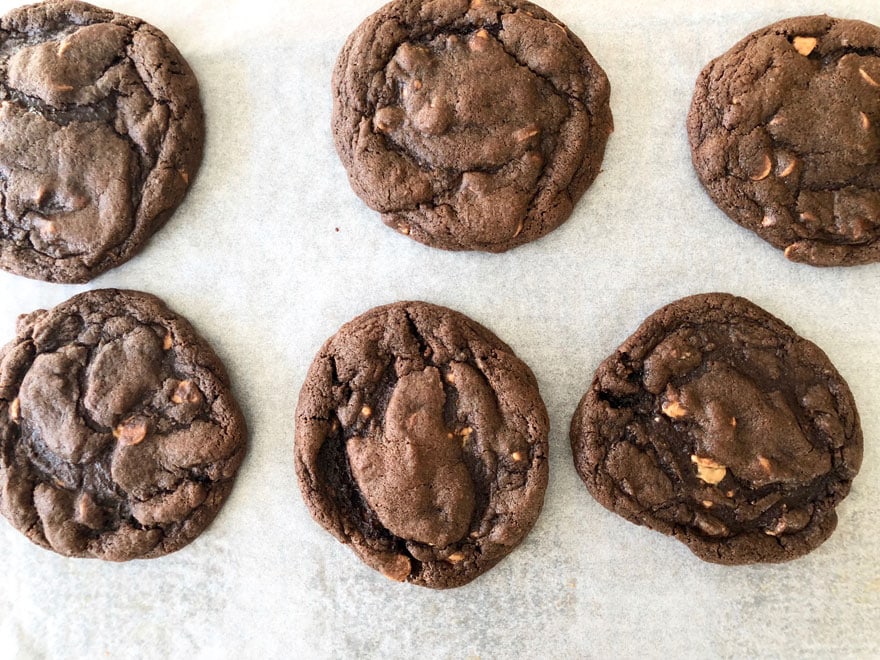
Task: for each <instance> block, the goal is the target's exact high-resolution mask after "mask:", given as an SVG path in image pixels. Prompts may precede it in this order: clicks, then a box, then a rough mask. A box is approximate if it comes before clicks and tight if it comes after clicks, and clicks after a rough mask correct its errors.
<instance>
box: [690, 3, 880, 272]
mask: <svg viewBox="0 0 880 660" xmlns="http://www.w3.org/2000/svg"><path fill="white" fill-rule="evenodd" d="M771 62H772V65H768V64H767V63H771ZM768 66H770V68H769V69H768ZM878 80H880V28H878V27H876V26H874V25H871V24H869V23H863V22H860V21H852V20H840V19H836V18H831V17H829V16H806V17H799V18H791V19H787V20H784V21H780V22H778V23H774V24H773V25H770V26H767V27H766V28H763V29H761V30H758V31H756V32H754V33H752V34H750V35H748V36H747V37H746V38H745V39H743V40H742V41H740V42H739V43H737V44H736V45H734V46H733V47H732V48H731V49H730V50H729V51H727V52H726V53H724V54H723V55H721V56H720V57H718V58H717V59H715V60H713V61H712V62H710V63H709V64H708V65H707V66H706V67H705V68H704V69H703V71H702V73H701V74H700V76H699V78H698V79H697V84H696V89H695V91H694V97H693V102H692V104H691V109H690V113H689V115H688V136H689V139H690V146H691V157H692V160H693V164H694V167H695V169H696V171H697V174H698V176H699V178H700V181H701V182H702V184H703V186H704V187H705V188H706V190H707V192H708V193H709V196H710V197H711V198H712V200H713V201H714V202H715V203H716V204H717V205H718V206H719V208H720V209H721V210H722V211H724V213H726V214H727V215H728V216H730V218H732V219H733V220H734V221H735V222H737V223H739V224H740V225H742V226H743V227H745V228H747V229H750V230H751V231H754V232H755V233H757V234H758V235H759V236H761V238H763V239H764V240H766V241H768V242H769V243H771V244H772V245H773V246H774V247H776V248H778V249H780V250H783V251H784V255H785V257H786V258H788V259H790V260H793V261H798V262H803V263H808V264H812V265H814V266H850V265H856V264H864V263H870V262H875V261H880V183H878V182H880V131H878V130H877V126H876V125H875V124H876V122H875V121H874V118H876V117H880V94H878V93H877V88H878V84H877V81H878ZM773 162H776V172H774V171H773V168H772V164H773ZM766 218H773V222H766V220H765V219H766Z"/></svg>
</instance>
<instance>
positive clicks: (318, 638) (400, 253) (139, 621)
mask: <svg viewBox="0 0 880 660" xmlns="http://www.w3.org/2000/svg"><path fill="white" fill-rule="evenodd" d="M15 4H16V2H14V1H9V0H0V10H2V11H3V12H5V11H7V10H8V9H11V8H12V7H13V6H14V5H15ZM380 4H381V2H380V1H379V0H369V1H366V0H358V1H355V0H321V1H320V2H313V1H309V2H306V0H292V1H290V2H285V1H282V0H250V1H248V0H188V1H187V2H179V1H176V0H161V1H158V0H153V1H151V0H113V2H112V7H113V8H114V9H116V10H118V11H122V12H125V13H129V14H134V15H137V16H140V17H142V18H144V19H146V20H147V21H149V22H151V23H153V24H154V25H156V26H158V27H160V28H161V29H162V30H164V31H165V32H166V33H167V34H168V35H169V36H170V37H171V38H172V40H173V41H174V42H175V43H176V44H177V45H178V47H179V48H180V50H181V51H182V52H183V54H184V56H185V57H186V58H187V59H188V61H189V62H190V64H191V65H192V66H193V68H194V69H195V71H196V74H197V75H198V78H199V80H200V83H201V86H202V97H203V101H204V104H205V109H206V113H207V122H208V143H207V151H206V154H205V159H204V164H203V165H202V169H201V171H200V173H199V175H198V177H197V179H196V180H195V183H194V187H193V188H192V190H191V193H190V194H189V196H188V198H187V200H186V202H185V203H184V204H183V206H182V207H181V208H180V209H179V211H178V212H177V213H176V214H175V215H174V217H173V218H172V220H171V221H170V222H169V224H168V225H167V226H166V227H165V228H164V229H163V230H162V231H161V232H159V233H158V234H157V235H155V236H154V237H153V239H152V240H151V241H150V243H149V246H148V247H147V249H146V250H144V252H143V253H142V254H141V255H140V256H138V257H136V258H135V259H134V260H132V261H131V262H129V263H127V264H125V265H123V266H122V267H119V268H117V269H115V270H113V271H111V272H109V273H107V274H105V275H104V276H102V277H100V278H99V279H97V280H95V281H94V282H92V283H91V284H89V285H88V286H85V287H72V286H59V285H53V284H47V283H42V282H34V281H30V280H26V279H24V278H21V277H17V276H13V275H10V274H8V273H0V343H5V342H6V341H8V340H9V339H11V337H12V336H13V324H14V321H15V318H16V316H17V315H18V314H20V313H24V312H29V311H31V310H34V309H37V308H41V307H42V308H45V307H49V306H52V305H55V304H57V303H59V302H61V301H62V300H65V299H67V298H68V297H70V296H71V295H73V294H74V293H76V292H79V291H82V290H84V289H87V288H99V287H125V288H135V289H142V290H145V291H149V292H152V293H155V294H157V295H159V296H160V297H162V298H163V299H165V301H166V302H167V303H168V304H169V305H170V306H171V307H172V308H174V309H176V310H177V311H179V312H181V313H183V314H184V315H186V316H187V317H188V318H189V319H190V320H191V321H192V322H193V324H194V325H195V326H196V327H197V328H198V329H199V330H200V331H201V333H202V334H203V335H204V336H205V337H206V338H207V339H208V340H209V341H210V342H211V343H212V344H213V346H214V347H215V348H216V350H217V352H218V353H219V354H220V356H221V358H222V359H223V360H224V361H225V363H226V365H227V366H228V367H229V371H230V373H231V376H232V379H233V382H234V388H235V392H236V394H237V396H238V399H239V401H240V402H241V404H242V406H243V408H244V411H245V414H246V416H247V420H248V424H249V427H250V433H251V436H250V452H249V455H248V457H247V459H246V462H245V464H244V466H243V468H242V470H241V472H240V474H239V478H238V482H237V484H236V487H235V489H234V491H233V493H232V496H231V498H230V499H229V501H228V502H227V504H226V505H225V507H224V508H223V510H222V512H221V513H220V515H219V517H218V518H217V520H216V521H215V522H214V524H213V525H212V526H211V527H210V528H209V529H208V530H207V531H206V532H205V533H204V534H203V535H202V536H201V537H200V538H198V539H197V540H196V541H195V542H193V543H192V544H191V545H190V546H188V547H187V548H185V549H183V550H182V551H180V552H177V553H176V554H173V555H170V556H168V557H165V558H162V559H155V560H148V561H134V562H129V563H127V564H123V565H116V564H110V563H103V562H100V561H91V560H72V559H65V558H62V557H60V556H57V555H55V554H54V553H51V552H48V551H44V550H42V549H40V548H38V547H36V546H34V545H32V544H31V543H30V542H28V541H27V540H26V539H25V538H24V537H23V536H22V535H21V534H20V533H19V532H17V531H15V530H14V529H13V528H12V527H11V526H10V525H9V524H7V523H6V522H5V521H3V520H0V566H2V569H0V656H10V657H22V658H40V657H88V658H96V657H108V658H126V657H132V658H135V657H136V658H153V657H156V658H160V657H177V658H213V657H219V658H236V659H238V658H263V657H265V658H273V657H303V658H312V657H317V658H324V657H354V656H372V657H389V658H394V657H397V658H405V657H438V658H476V657H479V658H501V657H522V658H538V657H558V658H566V657H676V656H684V657H710V656H718V657H734V656H738V657H748V656H768V657H806V656H815V657H823V656H824V657H830V656H836V657H847V656H848V657H865V658H867V657H872V656H873V657H876V656H877V655H878V653H880V632H878V630H880V628H878V623H880V561H878V559H880V550H878V547H880V546H878V542H880V522H878V516H877V513H876V510H877V502H878V501H880V488H878V482H880V451H878V446H880V401H878V397H877V391H878V386H880V351H878V343H880V313H878V294H880V264H878V265H874V266H866V267H858V268H850V269H830V270H829V269H824V270H823V269H816V268H812V267H809V266H802V265H796V264H792V263H788V262H787V261H786V260H785V259H784V258H783V257H782V254H781V253H780V252H778V251H777V250H775V249H773V248H772V247H770V246H769V245H768V244H766V243H764V242H763V241H762V240H761V239H759V238H757V237H756V236H754V235H753V234H751V233H750V232H748V231H746V230H744V229H741V228H739V227H738V226H736V225H735V224H734V223H733V222H731V221H729V220H728V219H726V217H725V216H723V214H722V213H721V211H719V210H718V209H717V208H716V207H715V206H714V205H713V204H712V202H711V201H710V200H709V198H708V196H707V195H706V194H705V193H704V192H703V190H702V188H701V187H700V185H699V183H698V181H697V179H696V176H695V175H694V173H693V171H692V168H691V164H690V156H689V150H688V146H687V140H686V135H685V128H684V123H685V116H686V114H687V110H688V107H689V104H690V98H691V93H692V90H693V84H694V81H695V79H696V77H697V74H698V73H699V71H700V69H701V68H702V67H703V66H704V64H706V63H707V62H708V61H709V60H710V59H711V58H712V57H715V56H717V55H720V54H721V53H722V52H724V51H725V50H727V49H728V48H729V47H730V46H731V45H733V43H734V42H736V41H737V40H739V39H740V38H741V37H743V36H745V35H746V34H747V33H749V32H751V31H752V30H755V29H757V28H760V27H762V26H764V25H766V24H768V23H770V22H773V21H775V20H778V19H781V18H784V17H788V16H795V15H803V14H809V13H822V12H828V13H830V14H832V15H836V16H841V17H850V18H861V19H864V20H868V21H870V22H873V23H875V24H880V4H878V3H877V2H875V0H849V1H847V0H825V1H824V2H820V1H818V0H798V1H795V0H753V1H752V2H742V1H741V0H723V1H713V2H699V3H698V2H693V1H685V0H646V1H643V2H621V1H620V0H593V1H591V2H585V1H584V0H543V2H542V4H543V5H544V6H545V7H546V8H547V9H549V10H550V11H551V12H553V13H554V14H556V15H557V16H558V17H559V18H560V19H562V20H563V21H564V22H566V23H567V24H568V26H569V27H570V28H571V29H572V30H573V31H574V32H575V33H577V34H578V35H579V36H580V37H581V38H582V39H583V40H584V41H585V43H586V44H587V45H588V47H589V49H590V50H591V51H592V53H593V54H594V55H595V56H596V58H597V59H598V61H599V62H600V63H601V65H602V66H603V67H604V68H605V70H606V72H607V73H608V76H609V78H610V79H611V84H612V107H613V111H614V118H615V124H616V131H615V133H614V134H613V135H612V137H611V140H610V142H609V148H608V152H607V154H606V158H605V162H604V171H603V172H602V174H601V175H600V176H599V178H598V180H597V181H596V183H595V184H594V186H593V187H592V188H591V189H590V190H589V191H588V192H587V194H586V196H585V197H584V199H583V200H582V201H581V202H580V204H578V206H577V208H576V209H575V212H574V215H573V217H572V218H571V219H570V220H569V221H568V222H567V223H566V224H564V225H563V226H562V227H561V228H560V229H558V230H556V231H554V232H553V233H552V234H550V235H549V236H547V237H545V238H544V239H542V240H539V241H538V242H536V243H532V244H531V245H528V246H525V247H521V248H518V249H516V250H513V251H512V252H509V253H507V254H504V255H484V254H469V253H457V254H454V253H446V252H442V251H439V250H433V249H429V248H427V247H423V246H421V245H419V244H417V243H415V242H413V241H411V240H409V239H407V238H405V237H403V236H400V235H398V234H396V233H395V232H393V231H391V230H390V229H387V228H386V227H385V226H384V225H383V224H382V223H381V221H380V220H379V217H378V215H377V214H376V213H374V212H373V211H371V210H369V209H368V208H367V207H366V206H365V205H364V204H362V203H361V202H360V200H359V199H358V198H357V197H356V196H355V195H354V193H353V192H352V191H351V189H350V187H349V185H348V182H347V179H346V175H345V172H344V170H343V168H342V166H341V165H340V163H339V161H338V159H337V157H336V154H335V152H334V150H333V145H332V139H331V136H330V130H329V123H330V106H331V94H330V74H331V70H332V66H333V63H334V61H335V59H336V56H337V53H338V52H339V49H340V48H341V47H342V44H343V42H344V40H345V38H346V36H347V35H348V33H349V32H351V31H352V30H354V28H355V27H356V26H357V25H358V24H359V23H360V21H361V20H362V19H363V18H365V17H366V16H367V15H368V14H369V13H371V12H372V11H374V10H375V9H377V8H378V7H379V6H380ZM715 290H717V291H729V292H732V293H736V294H740V295H745V296H746V297H748V298H750V299H752V300H753V301H754V302H756V303H757V304H759V305H761V306H762V307H764V308H766V309H767V310H768V311H770V312H772V313H773V314H776V315H777V316H779V317H781V318H782V319H783V320H785V321H786V322H788V323H789V324H790V325H792V326H793V327H794V328H795V329H796V330H797V331H798V332H799V333H800V334H802V335H803V336H805V337H808V338H810V339H812V340H813V341H815V342H816V343H817V344H819V345H820V346H821V347H822V348H823V349H824V350H825V351H826V352H827V353H828V355H829V356H830V358H831V359H832V361H833V362H834V363H835V365H836V366H837V367H838V369H839V370H840V371H841V373H842V374H843V375H844V377H845V378H846V379H847V380H848V381H849V384H850V386H851V387H852V390H853V393H854V395H855V398H856V401H857V403H858V405H859V410H860V413H861V416H862V424H863V428H864V434H865V459H864V464H863V467H862V471H861V473H860V474H859V476H858V478H857V479H856V481H855V484H854V487H853V490H852V494H851V495H850V496H849V498H848V499H847V500H845V501H844V502H843V504H842V505H841V506H840V508H839V509H838V511H839V515H840V523H839V527H838V530H837V531H836V532H835V534H834V535H833V536H832V537H831V539H830V540H829V541H828V542H827V543H825V544H824V545H823V546H821V547H820V548H819V549H818V550H816V551H815V552H813V553H812V554H811V555H809V556H807V557H805V558H803V559H799V560H797V561H794V562H790V563H788V564H785V565H777V566H753V567H740V568H730V567H721V566H714V565H711V564H706V563H703V562H701V561H700V560H698V559H696V558H695V557H694V556H693V555H691V553H690V552H689V551H688V550H687V549H686V548H685V547H684V546H683V545H682V544H680V543H678V542H676V541H674V540H671V539H668V538H666V537H664V536H662V535H660V534H657V533H655V532H651V531H649V530H647V529H644V528H639V527H637V526H635V525H632V524H630V523H627V522H626V521H624V520H623V519H622V518H619V517H617V516H615V515H613V514H611V513H609V512H607V511H605V509H603V508H602V507H601V506H600V505H598V504H597V503H596V502H595V501H594V500H593V499H592V498H591V497H590V495H589V494H588V493H587V491H586V489H585V488H584V487H583V486H582V484H581V482H580V480H579V479H578V477H577V475H576V473H575V471H574V467H573V465H572V461H571V451H570V448H569V444H568V425H569V421H570V419H571V415H572V412H573V411H574V408H575V406H576V405H577V402H578V401H579V399H580V397H581V395H582V394H583V392H584V391H585V390H586V388H587V386H588V384H589V382H590V380H591V378H592V375H593V372H594V370H595V368H596V366H597V365H598V363H599V362H600V361H601V360H602V359H603V358H605V357H606V356H607V355H608V354H609V353H611V351H613V350H614V348H616V347H617V345H618V344H620V343H621V342H622V341H623V339H624V338H625V337H627V336H628V335H629V334H630V333H631V332H632V331H634V330H635V328H636V327H637V326H638V325H639V323H640V322H641V321H642V319H643V318H644V317H645V316H646V315H647V314H649V313H650V312H652V311H653V310H655V309H656V308H658V307H660V306H661V305H663V304H666V303H668V302H670V301H672V300H674V299H677V298H679V297H681V296H684V295H687V294H691V293H698V292H706V291H715ZM399 299H422V300H427V301H430V302H434V303H439V304H442V305H448V306H451V307H454V308H456V309H458V310H460V311H462V312H464V313H465V314H468V315H470V316H472V317H473V318H474V319H476V320H478V321H480V322H481V323H484V324H485V325H487V326H489V327H490V328H492V329H493V330H494V331H495V332H496V333H497V334H498V335H499V336H500V337H502V338H503V339H504V340H505V341H506V342H508V343H509V344H511V345H512V347H513V348H514V350H515V351H516V352H517V353H518V355H519V356H520V357H521V358H522V359H524V360H525V361H526V362H527V363H528V364H529V365H530V366H531V367H532V369H533V370H534V371H535V373H536V375H537V377H538V380H539V383H540V387H541V392H542V394H543V396H544V399H545V401H546V403H547V407H548V410H549V413H550V419H551V422H552V424H551V434H550V446H551V461H550V463H551V465H550V468H551V480H550V486H549V489H548V492H547V499H546V504H545V507H544V511H543V513H542V515H541V518H540V519H539V521H538V523H537V525H536V527H535V529H534V531H533V532H532V533H531V535H530V536H529V537H528V538H527V539H526V541H525V542H524V543H523V544H522V545H521V546H520V547H519V549H517V550H516V551H515V552H514V553H513V554H512V555H511V556H510V557H509V558H507V559H506V560H505V561H503V562H502V563H501V564H500V565H498V566H497V567H496V568H494V569H493V570H491V571H490V572H489V573H487V574H486V575H484V576H483V577H481V578H479V579H477V580H476V581H475V582H473V583H471V584H470V585H468V586H466V587H463V588H459V589H456V590H452V591H446V592H438V591H432V590H427V589H423V588H418V587H412V586H408V585H400V584H396V583H393V582H391V581H389V580H386V579H385V578H383V577H381V576H380V575H379V574H377V573H375V572H374V571H372V570H371V569H369V568H367V567H366V566H364V565H363V564H362V563H361V562H360V561H359V560H358V559H357V558H356V557H355V556H354V554H353V553H352V552H350V551H349V550H348V549H347V548H345V547H344V546H342V545H341V544H339V543H337V542H336V541H335V540H334V539H333V538H332V537H331V536H330V535H329V534H328V533H327V532H325V531H324V530H323V529H321V528H320V527H319V526H318V525H317V524H316V523H314V522H313V521H312V519H311V518H310V516H309V514H308V512H307V511H306V508H305V506H304V504H303V502H302V499H301V497H300V494H299V490H298V488H297V485H296V480H295V476H294V470H293V461H292V442H293V426H294V424H293V412H294V406H295V403H296V397H297V394H298V391H299V387H300V385H301V384H302V381H303V379H304V377H305V372H306V369H307V368H308V365H309V364H310V362H311V360H312V358H313V356H314V354H315V352H316V351H317V349H318V348H319V346H320V344H321V343H322V342H323V341H324V339H326V338H327V337H329V336H330V335H331V334H333V333H334V332H335V331H336V329H337V328H338V327H339V326H340V325H341V324H342V323H344V322H345V321H347V320H349V319H351V318H353V317H354V316H355V315H357V314H359V313H361V312H363V311H365V310H367V309H368V308H370V307H372V306H374V305H378V304H382V303H387V302H392V301H395V300H399Z"/></svg>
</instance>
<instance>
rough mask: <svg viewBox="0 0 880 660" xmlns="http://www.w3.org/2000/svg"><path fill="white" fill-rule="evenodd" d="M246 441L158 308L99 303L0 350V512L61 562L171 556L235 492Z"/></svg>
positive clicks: (213, 380) (132, 302) (84, 304)
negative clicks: (64, 558) (62, 559)
mask: <svg viewBox="0 0 880 660" xmlns="http://www.w3.org/2000/svg"><path fill="white" fill-rule="evenodd" d="M245 443H246V437H245V427H244V421H243V419H242V416H241V413H240V412H239V409H238V406H237V405H236V403H235V401H234V400H233V398H232V394H231V393H230V391H229V381H228V378H227V376H226V372H225V370H224V368H223V365H222V364H221V363H220V361H219V360H218V358H217V356H216V355H215V354H214V352H213V351H212V350H211V349H210V347H209V346H208V345H207V344H206V343H205V341H204V340H203V339H202V338H201V337H199V336H198V335H197V334H196V333H195V331H194V330H193V329H192V327H191V326H190V324H189V323H187V322H186V321H185V320H184V319H182V318H180V317H179V316H177V315H176V314H174V313H173V312H171V311H170V310H169V309H168V308H167V307H165V305H164V304H162V302H161V301H160V300H159V299H157V298H154V297H153V296H150V295H148V294H145V293H139V292H136V291H117V290H113V289H104V290H98V291H90V292H87V293H83V294H80V295H78V296H74V297H73V298H71V299H70V300H68V301H67V302H64V303H62V304H60V305H58V306H57V307H55V308H54V309H52V310H49V311H45V310H38V311H36V312H34V313H32V314H29V315H27V316H22V317H21V318H20V319H19V323H18V333H17V336H16V338H15V339H14V340H13V341H12V342H11V343H9V344H7V345H6V346H5V347H4V348H3V349H2V350H0V512H2V513H3V515H4V516H6V517H7V518H8V519H9V521H10V522H11V523H12V524H13V525H14V526H15V527H17V528H18V529H19V530H20V531H21V532H22V533H23V534H25V535H26V536H27V537H28V538H29V539H30V540H31V541H33V542H34V543H37V544H39V545H41V546H43V547H46V548H49V549H51V550H54V551H55V552H58V553H60V554H62V555H68V556H72V557H98V558H100V559H108V560H112V561H124V560H128V559H135V558H143V557H158V556H160V555H164V554H167V553H169V552H173V551H175V550H177V549H179V548H181V547H183V546H184V545H186V544H187V543H189V542H190V541H192V540H193V539H194V538H195V537H196V536H198V535H199V533H200V532H201V531H202V530H203V529H205V527H207V525H208V523H210V522H211V520H212V519H213V518H214V516H215V515H216V514H217V511H218V510H219V508H220V505H221V504H222V503H223V500H224V499H225V498H226V496H227V495H228V494H229V491H230V490H231V488H232V482H233V479H234V477H235V473H236V471H237V470H238V466H239V464H240V463H241V460H242V458H243V456H244V452H245Z"/></svg>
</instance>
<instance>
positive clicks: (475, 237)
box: [333, 0, 612, 252]
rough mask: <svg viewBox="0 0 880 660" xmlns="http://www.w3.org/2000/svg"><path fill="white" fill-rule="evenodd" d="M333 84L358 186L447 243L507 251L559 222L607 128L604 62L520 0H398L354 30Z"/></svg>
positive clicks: (337, 133) (431, 241)
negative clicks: (599, 63) (594, 57)
mask: <svg viewBox="0 0 880 660" xmlns="http://www.w3.org/2000/svg"><path fill="white" fill-rule="evenodd" d="M333 93H334V103H333V134H334V138H335V141H336V149H337V151H338V152H339V155H340V157H341V159H342V162H343V164H344V165H345V168H346V170H348V175H349V180H350V181H351V185H352V187H353V188H354V190H355V192H356V193H357V194H358V195H359V196H360V197H361V198H362V199H363V200H364V201H365V202H366V203H367V205H368V206H370V207H371V208H373V209H375V210H377V211H379V212H380V213H381V214H382V219H383V220H384V221H385V223H386V224H387V225H389V226H390V227H392V228H394V229H396V230H397V231H399V232H401V233H403V234H406V235H408V236H409V237H411V238H414V239H415V240H417V241H420V242H422V243H425V244H427V245H431V246H434V247H438V248H443V249H446V250H483V251H486V252H503V251H505V250H509V249H510V248H513V247H516V246H518V245H522V244H523V243H528V242H529V241H533V240H535V239H537V238H539V237H541V236H543V235H545V234H547V233H548V232H550V231H552V230H553V229H555V228H556V227H558V226H559V225H560V224H562V223H563V222H564V221H565V220H566V219H567V218H568V217H569V215H570V214H571V212H572V209H573V207H574V205H575V203H576V202H577V201H578V199H579V198H580V197H581V195H582V194H583V193H584V191H585V190H586V189H587V188H588V187H589V186H590V184H591V183H592V182H593V180H594V179H595V178H596V176H597V174H598V173H599V168H600V165H601V163H602V157H603V154H604V152H605V143H606V141H607V139H608V136H609V134H610V133H611V130H612V118H611V110H610V106H609V95H610V91H609V84H608V79H607V77H606V76H605V73H604V71H602V68H601V67H600V66H599V65H598V64H597V63H596V60H595V59H593V57H592V56H591V55H590V53H589V51H587V49H586V47H585V46H584V44H583V43H582V42H581V40H580V39H579V38H578V37H577V36H575V35H574V34H573V33H572V32H571V31H570V30H569V29H568V28H566V27H565V25H563V24H562V23H560V22H559V21H558V20H557V19H556V18H554V17H553V16H552V15H550V14H549V13H548V12H547V11H545V10H544V9H541V8H540V7H538V6H537V5H534V4H532V3H530V2H525V1H523V0H435V1H434V2H422V1H421V0H394V1H393V2H390V3H389V4H387V5H385V6H384V7H382V8H381V9H380V10H379V11H377V12H376V13H375V14H373V15H372V16H370V17H369V18H367V19H366V20H365V21H364V22H363V23H362V24H361V26H360V27H359V28H358V29H357V30H356V31H355V32H354V33H353V34H352V35H351V36H350V37H349V39H348V41H347V42H346V44H345V46H344V48H343V50H342V53H341V54H340V56H339V59H338V61H337V63H336V68H335V70H334V74H333Z"/></svg>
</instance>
